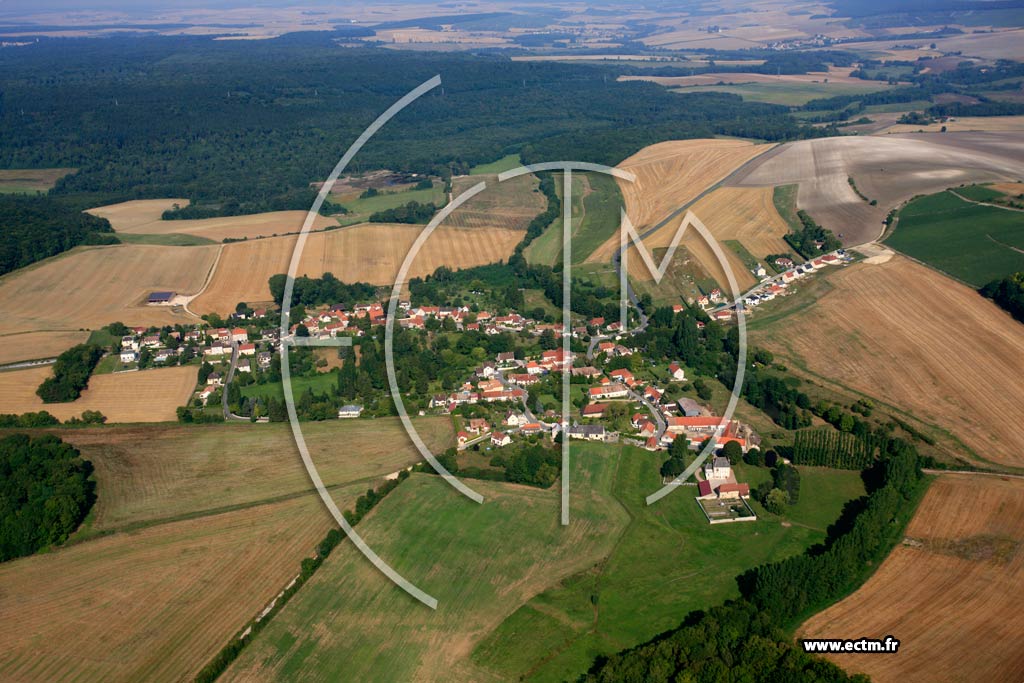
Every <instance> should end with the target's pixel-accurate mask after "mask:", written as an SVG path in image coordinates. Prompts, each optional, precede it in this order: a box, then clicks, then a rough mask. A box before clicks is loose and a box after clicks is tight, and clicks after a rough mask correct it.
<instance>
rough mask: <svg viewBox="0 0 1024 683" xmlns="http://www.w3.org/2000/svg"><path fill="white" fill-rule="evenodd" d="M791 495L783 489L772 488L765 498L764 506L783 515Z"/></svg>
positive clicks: (771, 511)
mask: <svg viewBox="0 0 1024 683" xmlns="http://www.w3.org/2000/svg"><path fill="white" fill-rule="evenodd" d="M788 502H789V496H788V495H787V494H786V492H785V491H783V490H782V489H772V490H771V491H769V492H768V495H767V496H765V499H764V507H765V509H766V510H768V512H770V513H772V514H774V515H781V514H782V513H783V512H785V510H786V504H787V503H788Z"/></svg>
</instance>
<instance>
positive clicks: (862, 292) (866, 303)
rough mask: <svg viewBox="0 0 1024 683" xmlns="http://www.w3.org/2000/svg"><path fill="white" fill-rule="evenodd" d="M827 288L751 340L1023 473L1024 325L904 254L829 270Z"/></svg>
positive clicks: (803, 369) (817, 375) (757, 328)
mask: <svg viewBox="0 0 1024 683" xmlns="http://www.w3.org/2000/svg"><path fill="white" fill-rule="evenodd" d="M828 284H829V285H830V288H829V289H828V290H827V292H826V293H823V294H822V295H821V296H820V297H819V298H818V299H817V301H816V302H815V303H814V305H813V306H807V307H804V308H802V309H799V310H796V311H795V312H793V313H791V314H790V315H787V316H779V317H777V318H776V319H774V320H772V321H771V323H770V324H768V325H766V326H757V325H755V328H754V329H753V330H752V336H753V343H756V344H760V345H764V346H767V347H768V348H769V349H771V350H772V351H773V352H775V353H776V356H777V357H779V358H780V359H781V360H782V361H783V362H785V363H786V364H787V365H789V366H790V367H792V368H794V369H797V370H798V371H800V372H801V373H804V374H810V375H812V376H813V377H814V378H815V380H816V381H819V382H825V383H826V384H827V383H830V382H834V383H838V384H841V385H843V386H845V387H847V388H848V389H851V390H853V391H855V392H858V393H861V394H864V395H867V396H871V397H873V398H874V399H875V400H876V401H877V402H879V403H882V404H886V405H889V406H892V407H893V409H894V410H896V411H900V412H905V413H909V414H910V415H912V416H913V417H915V418H917V419H919V420H923V421H925V422H927V423H929V424H931V425H934V426H935V427H936V428H937V429H940V430H943V431H948V432H949V433H951V434H952V435H953V436H954V437H956V438H957V439H959V440H960V441H961V442H963V443H964V444H966V446H967V447H969V448H970V449H972V450H973V451H974V453H976V455H977V456H978V458H979V459H981V460H983V461H987V462H989V463H995V464H998V465H1006V466H1012V467H1024V432H1022V431H1021V429H1020V416H1021V406H1022V405H1024V386H1022V385H1021V382H1020V381H1019V379H1020V377H1022V376H1024V326H1021V325H1020V324H1019V323H1016V322H1014V321H1013V319H1012V318H1010V316H1009V315H1007V314H1006V313H1005V312H1004V311H1002V310H1001V309H999V308H998V307H997V306H996V305H995V304H993V303H992V302H990V301H988V300H986V299H984V298H982V297H981V296H979V295H978V294H977V293H976V292H975V291H974V290H972V289H970V288H968V287H965V286H963V285H961V284H959V283H957V282H954V281H953V280H950V279H948V278H946V277H944V276H942V275H940V274H938V273H937V272H935V271H933V270H931V269H930V268H927V267H925V266H921V265H918V264H916V263H914V262H912V261H910V260H909V259H907V258H905V257H903V256H894V257H892V258H890V259H888V260H887V261H885V262H884V263H880V264H870V263H868V264H860V265H855V266H851V267H848V268H845V269H843V270H840V271H837V272H834V273H830V274H829V276H828ZM755 323H756V318H755ZM797 331H798V332H797Z"/></svg>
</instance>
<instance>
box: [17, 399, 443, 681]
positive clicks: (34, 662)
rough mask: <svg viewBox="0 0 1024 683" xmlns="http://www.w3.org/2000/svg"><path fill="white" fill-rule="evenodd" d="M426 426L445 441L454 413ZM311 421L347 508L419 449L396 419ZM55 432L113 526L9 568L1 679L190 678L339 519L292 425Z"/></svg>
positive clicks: (326, 471)
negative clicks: (93, 484)
mask: <svg viewBox="0 0 1024 683" xmlns="http://www.w3.org/2000/svg"><path fill="white" fill-rule="evenodd" d="M417 426H418V427H419V428H420V429H421V432H422V433H423V436H424V438H425V439H426V441H427V443H428V444H429V445H431V446H437V447H438V448H443V447H444V446H446V445H448V444H449V443H450V441H451V438H452V437H451V423H450V422H449V421H448V420H444V419H438V420H418V421H417ZM307 427H308V428H307ZM304 428H305V429H306V433H307V435H309V437H310V440H309V443H310V447H311V449H312V452H313V453H314V457H315V458H316V459H317V461H318V464H321V465H322V473H323V476H324V479H325V482H326V483H327V484H328V485H330V486H331V487H332V495H333V497H334V499H335V500H336V501H337V503H338V505H339V506H340V507H341V508H342V509H349V508H351V507H352V505H353V504H354V501H355V498H356V497H357V496H359V495H360V494H362V493H363V492H365V490H366V489H367V488H368V487H370V486H374V485H376V484H377V483H379V481H380V478H381V477H382V476H383V475H385V474H387V473H390V472H392V471H395V470H397V469H398V468H400V467H403V466H405V465H407V464H408V463H411V462H413V461H415V460H417V459H418V455H417V454H416V453H415V451H414V450H413V449H412V448H411V446H410V445H409V443H408V438H407V437H406V436H405V433H404V431H403V430H402V427H401V424H400V423H399V422H398V421H397V420H390V419H389V420H373V421H350V422H333V423H324V424H322V425H321V424H317V425H308V426H306V427H304ZM58 433H59V434H60V436H61V437H62V438H64V439H66V440H68V441H70V442H71V443H74V444H75V445H76V446H77V447H78V448H80V449H81V450H82V452H83V455H84V456H85V457H87V458H88V459H90V460H91V461H92V462H93V463H94V464H95V465H96V475H97V478H98V482H99V489H98V494H99V498H98V501H97V504H96V509H95V512H94V515H93V521H92V525H91V531H100V532H106V533H105V534H104V535H100V536H96V535H91V536H85V537H81V540H80V542H79V543H77V544H74V545H71V546H69V547H66V548H62V549H58V550H57V551H55V552H51V553H48V554H43V555H36V556H33V557H28V558H22V559H19V560H15V561H12V562H7V563H4V564H2V565H0V586H2V587H3V588H2V589H0V612H2V613H3V614H4V616H5V618H4V619H3V620H2V623H0V642H3V643H4V644H5V647H4V649H3V652H0V678H2V679H4V680H16V681H51V680H104V681H125V682H129V681H139V680H168V681H170V680H189V679H191V678H192V677H193V676H194V675H195V673H196V672H197V671H198V670H199V669H200V668H202V667H203V666H204V665H205V664H206V663H207V661H209V659H210V658H211V657H212V656H213V655H214V654H215V653H216V652H217V651H218V650H219V649H220V648H221V647H223V646H224V644H226V643H227V642H228V641H229V639H230V638H231V637H232V636H233V635H234V634H235V633H236V632H237V631H238V629H239V628H240V627H241V626H242V625H243V624H244V623H245V622H247V621H248V620H249V619H250V618H252V617H253V616H254V615H255V614H256V613H258V612H259V611H260V610H261V609H262V608H263V607H264V606H265V605H266V604H267V603H268V602H269V601H270V600H271V599H272V598H273V597H274V596H275V595H276V594H277V593H278V591H280V590H281V589H282V588H284V586H285V585H286V584H287V583H288V582H289V581H290V580H291V579H292V578H293V577H294V576H295V575H296V574H297V573H298V569H299V562H300V561H301V559H302V558H304V557H308V556H310V555H311V554H312V551H313V547H314V546H315V544H316V543H317V542H319V541H320V540H321V539H322V538H323V535H324V534H325V533H326V532H327V530H328V529H329V528H330V527H331V525H332V524H333V522H332V521H331V520H330V518H329V516H328V514H327V512H326V511H325V510H324V507H323V505H322V503H321V502H320V500H319V497H318V496H316V494H315V493H311V492H310V491H309V488H310V484H309V481H308V477H307V475H306V473H305V470H304V468H303V466H302V463H301V460H300V459H299V457H298V453H297V452H296V451H295V447H294V442H292V441H291V434H290V432H289V431H288V425H286V424H282V425H277V424H270V425H259V426H252V425H205V426H199V427H192V428H186V427H181V426H177V425H176V426H168V427H147V428H140V427H135V428H120V427H115V428H102V429H77V430H60V431H59V432H58ZM339 439H343V440H345V442H346V443H348V442H350V440H352V439H354V443H355V444H356V446H355V448H358V449H359V450H358V451H357V450H355V448H354V449H352V450H349V449H345V450H344V451H341V450H339V449H331V448H329V446H330V445H331V444H336V443H337V442H338V440H339ZM141 443H146V444H147V446H146V447H145V448H141V447H140V444H141ZM289 444H290V448H289V447H288V446H289ZM356 453H358V456H355V454H356ZM87 533H90V532H87ZM342 547H344V545H343V546H342ZM340 550H341V549H340V548H339V552H340ZM98 625H101V626H98Z"/></svg>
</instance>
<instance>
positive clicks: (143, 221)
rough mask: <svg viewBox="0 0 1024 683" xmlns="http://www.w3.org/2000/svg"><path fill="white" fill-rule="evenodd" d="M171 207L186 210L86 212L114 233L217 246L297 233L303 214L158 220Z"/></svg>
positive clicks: (319, 224) (142, 205)
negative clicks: (106, 223) (192, 238)
mask: <svg viewBox="0 0 1024 683" xmlns="http://www.w3.org/2000/svg"><path fill="white" fill-rule="evenodd" d="M174 204H178V205H180V206H187V205H188V200H183V199H143V200H137V201H131V202H124V203H121V204H111V205H110V206H101V207H98V208H95V209H90V210H89V213H92V214H95V215H97V216H102V217H104V218H106V219H107V220H109V221H110V224H111V225H112V226H113V228H114V230H116V231H117V232H126V233H132V234H139V235H166V234H178V235H194V236H196V237H205V238H206V239H210V240H214V241H215V242H220V241H221V240H224V239H236V240H240V239H245V238H248V239H254V238H257V237H271V236H273V235H285V234H288V233H295V232H299V230H301V229H302V224H303V223H304V222H305V220H306V213H307V212H306V211H271V212H268V213H257V214H252V215H248V216H224V217H220V218H203V219H199V220H175V221H165V220H161V218H160V216H161V214H163V212H164V211H166V210H167V209H170V208H171V207H172V206H173V205H174ZM337 224H338V222H337V221H336V220H334V219H333V218H328V217H326V216H320V215H318V216H317V217H316V220H315V221H314V223H313V227H312V230H322V229H324V228H327V227H331V226H336V225H337Z"/></svg>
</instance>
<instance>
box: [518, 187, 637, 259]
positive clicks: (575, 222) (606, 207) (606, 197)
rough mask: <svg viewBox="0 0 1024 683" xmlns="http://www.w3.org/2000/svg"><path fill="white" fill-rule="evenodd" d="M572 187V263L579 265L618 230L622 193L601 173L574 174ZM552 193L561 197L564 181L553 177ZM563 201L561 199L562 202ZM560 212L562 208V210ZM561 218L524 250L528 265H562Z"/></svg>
mask: <svg viewBox="0 0 1024 683" xmlns="http://www.w3.org/2000/svg"><path fill="white" fill-rule="evenodd" d="M572 180H573V183H572V207H571V208H572V214H571V215H572V262H573V263H574V264H577V265H578V264H582V263H583V262H585V261H586V260H587V259H588V258H589V257H590V255H591V254H593V253H594V251H595V250H596V249H597V248H598V247H600V246H601V245H602V244H604V243H605V242H607V241H608V240H609V239H610V238H612V237H614V236H616V235H617V234H618V230H619V223H620V213H619V212H620V211H621V209H622V207H623V202H622V192H621V191H620V190H619V187H618V184H617V183H616V182H615V178H613V177H612V176H609V175H605V174H603V173H575V174H573V178H572ZM555 184H556V188H555V191H556V192H557V193H558V196H559V197H560V198H562V196H563V186H564V181H563V179H562V176H561V174H556V175H555ZM563 201H564V199H563ZM563 211H564V208H563ZM562 222H563V218H562V216H559V217H558V218H556V219H555V220H554V221H553V222H552V223H551V225H549V226H548V227H547V228H546V229H545V230H544V232H543V233H541V235H540V236H539V237H537V239H535V240H533V242H531V243H530V246H529V247H527V249H526V258H527V259H528V260H529V261H530V262H531V263H540V264H544V265H549V266H550V265H554V264H556V263H561V261H562V227H563V226H562Z"/></svg>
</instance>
